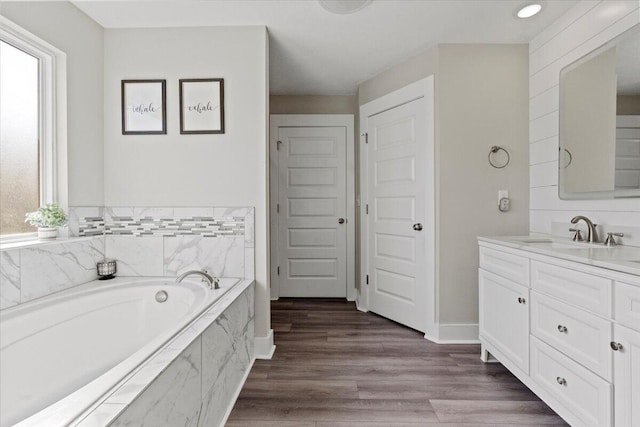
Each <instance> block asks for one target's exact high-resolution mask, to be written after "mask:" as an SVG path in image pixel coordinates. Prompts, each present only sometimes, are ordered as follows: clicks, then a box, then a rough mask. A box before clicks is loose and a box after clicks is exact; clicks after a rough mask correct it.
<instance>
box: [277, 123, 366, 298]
mask: <svg viewBox="0 0 640 427" xmlns="http://www.w3.org/2000/svg"><path fill="white" fill-rule="evenodd" d="M353 122H354V120H353V116H351V115H297V114H286V115H284V114H283V115H280V114H277V115H276V114H274V115H272V116H271V126H270V127H271V129H270V130H271V132H270V147H269V149H270V158H271V162H270V163H271V164H270V194H271V206H270V213H271V217H270V218H271V219H270V228H271V236H272V238H271V248H270V251H271V284H272V285H271V299H278V298H279V297H316V298H318V297H319V298H330V297H333V298H335V297H341V298H346V299H349V300H354V299H355V267H354V266H355V238H354V235H355V185H354V177H355V170H354V158H355V155H354V124H353Z"/></svg>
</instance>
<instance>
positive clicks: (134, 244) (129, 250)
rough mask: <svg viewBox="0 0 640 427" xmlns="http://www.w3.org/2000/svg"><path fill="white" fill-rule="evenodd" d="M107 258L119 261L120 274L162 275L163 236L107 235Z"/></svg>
mask: <svg viewBox="0 0 640 427" xmlns="http://www.w3.org/2000/svg"><path fill="white" fill-rule="evenodd" d="M105 252H106V256H107V258H114V259H116V260H117V261H118V276H162V275H163V274H164V265H163V263H164V258H163V256H164V255H163V237H162V236H144V237H135V236H118V235H115V236H105Z"/></svg>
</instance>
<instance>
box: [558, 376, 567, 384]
mask: <svg viewBox="0 0 640 427" xmlns="http://www.w3.org/2000/svg"><path fill="white" fill-rule="evenodd" d="M556 381H557V382H558V384H560V385H567V380H565V379H564V378H562V377H556Z"/></svg>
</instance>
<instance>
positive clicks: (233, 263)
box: [164, 236, 244, 277]
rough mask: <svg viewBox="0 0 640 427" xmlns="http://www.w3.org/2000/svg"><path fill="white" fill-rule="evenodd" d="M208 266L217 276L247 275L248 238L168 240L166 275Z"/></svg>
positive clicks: (166, 242) (165, 255) (196, 237)
mask: <svg viewBox="0 0 640 427" xmlns="http://www.w3.org/2000/svg"><path fill="white" fill-rule="evenodd" d="M202 269H206V270H207V271H208V272H209V274H211V275H213V276H216V277H243V276H244V239H243V238H242V236H238V237H202V236H175V237H169V236H167V237H165V240H164V275H165V276H177V275H178V274H181V273H183V272H185V271H187V270H202Z"/></svg>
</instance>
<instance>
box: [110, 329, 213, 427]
mask: <svg viewBox="0 0 640 427" xmlns="http://www.w3.org/2000/svg"><path fill="white" fill-rule="evenodd" d="M201 366H202V359H201V342H200V339H196V340H195V341H194V342H193V343H192V344H191V345H190V346H189V347H187V348H186V349H185V350H184V352H182V354H180V356H179V357H178V358H177V359H176V360H175V361H173V362H172V363H171V364H170V365H169V366H168V367H167V368H166V370H164V371H163V372H162V374H161V375H160V376H159V377H158V378H156V379H155V380H154V381H153V382H152V383H151V384H150V385H149V387H147V389H146V390H145V391H144V393H143V394H141V395H140V396H139V397H138V398H137V399H136V400H134V401H133V402H132V403H131V404H130V405H129V407H128V408H127V409H126V410H125V411H124V412H123V413H122V414H120V415H119V416H118V418H116V419H115V420H114V421H113V423H111V424H110V425H111V426H132V427H133V426H136V427H138V426H143V425H145V426H154V427H156V426H158V427H159V426H168V427H169V426H194V427H195V426H196V425H197V423H198V417H199V414H200V406H201V404H200V402H201V396H200V388H201V385H200V375H201Z"/></svg>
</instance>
